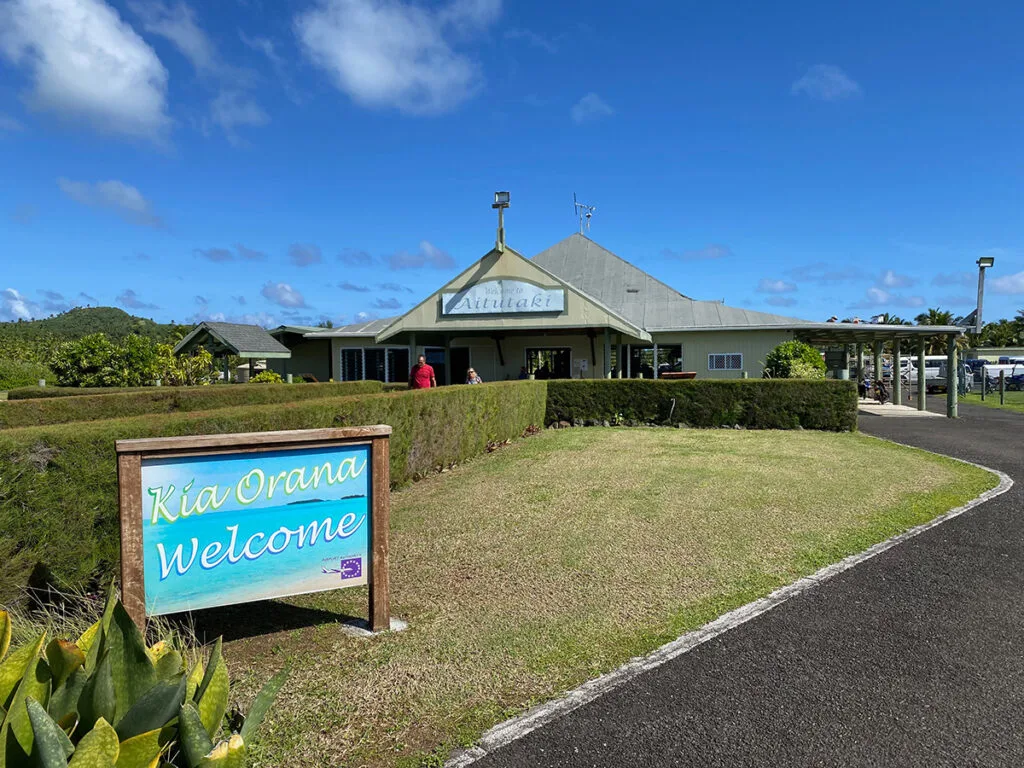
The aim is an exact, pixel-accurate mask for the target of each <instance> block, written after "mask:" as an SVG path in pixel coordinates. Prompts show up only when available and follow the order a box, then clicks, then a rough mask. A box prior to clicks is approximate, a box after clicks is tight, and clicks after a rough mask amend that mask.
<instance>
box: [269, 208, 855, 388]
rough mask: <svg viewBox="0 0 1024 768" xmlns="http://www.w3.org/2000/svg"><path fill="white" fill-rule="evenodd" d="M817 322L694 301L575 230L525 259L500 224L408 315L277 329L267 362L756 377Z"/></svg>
mask: <svg viewBox="0 0 1024 768" xmlns="http://www.w3.org/2000/svg"><path fill="white" fill-rule="evenodd" d="M825 325H826V324H823V323H813V322H809V321H805V320H799V319H795V318H791V317H783V316H780V315H775V314H769V313H764V312H754V311H751V310H747V309H740V308H737V307H730V306H727V305H725V304H723V303H720V302H717V301H699V300H696V299H693V298H691V297H689V296H687V295H685V294H684V293H681V292H680V291H678V290H676V289H675V288H673V287H671V286H669V285H666V284H665V283H663V282H661V281H660V280H658V279H656V278H654V277H652V276H651V275H649V274H647V273H646V272H644V271H643V270H641V269H639V268H637V267H636V266H634V265H633V264H630V263H629V262H628V261H627V260H625V259H623V258H621V257H620V256H617V255H616V254H614V253H612V252H611V251H609V250H607V249H606V248H603V247H602V246H600V245H599V244H598V243H596V242H594V241H593V240H591V239H590V238H589V237H587V236H586V235H584V234H581V233H577V234H573V235H571V236H569V237H567V238H566V239H564V240H562V241H561V242H558V243H556V244H554V245H552V246H551V247H550V248H548V249H546V250H544V251H542V252H541V253H538V254H536V255H535V256H533V257H532V258H527V257H526V256H524V255H523V254H521V253H519V252H518V251H516V250H515V249H513V248H511V247H509V246H507V245H506V244H505V242H504V228H503V227H502V226H500V225H499V228H498V239H497V242H496V243H495V246H494V248H492V249H491V250H490V251H489V252H488V253H486V254H485V255H484V256H483V257H482V258H481V259H480V260H478V261H476V262H475V263H473V264H472V265H471V266H470V267H469V268H467V269H465V270H463V272H462V273H461V274H459V275H457V276H456V277H454V278H452V279H451V280H449V281H448V282H447V283H445V284H444V285H442V286H441V287H440V288H438V290H436V291H435V292H434V293H432V294H430V295H429V296H427V297H426V298H425V299H423V301H421V302H420V303H419V304H417V305H416V306H415V307H413V308H412V309H411V310H409V311H408V312H406V313H405V314H403V315H400V316H397V317H390V318H386V319H380V320H373V321H372V322H366V323H358V324H354V325H346V326H342V327H340V328H331V329H323V328H308V327H302V326H281V327H279V328H276V329H274V330H273V331H271V333H272V334H273V335H274V336H275V338H277V339H278V340H279V341H281V343H283V344H284V345H285V346H286V347H288V348H289V349H290V350H291V352H292V354H291V357H290V358H289V359H275V360H271V361H269V364H270V365H271V367H272V368H273V369H275V370H277V371H278V372H280V373H282V374H286V373H291V374H293V375H294V376H300V375H305V376H307V377H314V378H316V379H317V380H319V381H324V380H327V379H334V380H335V381H351V380H360V379H377V380H380V381H384V382H402V381H406V380H407V379H408V375H409V369H410V366H411V364H412V363H414V362H415V360H416V358H417V356H418V355H421V354H422V355H425V356H426V358H427V361H428V362H429V363H430V364H431V365H432V366H433V367H434V369H435V371H436V373H437V377H438V383H439V384H441V383H445V384H458V383H462V382H464V381H465V377H466V371H467V369H469V368H470V367H472V368H474V369H475V370H476V372H477V373H478V374H479V375H480V376H481V377H482V378H483V380H484V381H501V380H505V379H516V378H520V377H522V376H524V375H526V376H533V377H537V378H604V377H623V378H641V377H642V378H660V377H663V376H666V375H669V376H671V377H673V378H675V377H683V376H686V377H689V376H695V377H697V378H743V377H751V378H758V377H760V376H761V375H762V372H763V368H764V361H765V356H766V355H767V354H768V352H770V351H771V350H772V349H773V348H774V347H775V346H777V345H778V344H779V343H781V342H783V341H786V340H789V339H793V338H795V337H797V336H798V335H799V334H800V333H802V332H809V331H813V330H814V329H815V328H821V327H824V326H825ZM827 327H828V328H829V329H832V330H834V328H835V324H830V325H828V326H827Z"/></svg>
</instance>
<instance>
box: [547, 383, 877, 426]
mask: <svg viewBox="0 0 1024 768" xmlns="http://www.w3.org/2000/svg"><path fill="white" fill-rule="evenodd" d="M673 403H674V405H673ZM546 420H547V423H548V424H551V423H553V422H558V421H568V422H570V423H573V422H578V421H581V420H582V421H584V422H586V421H587V420H597V421H602V422H603V421H608V422H610V423H617V424H622V423H631V422H642V423H648V422H654V423H657V424H664V423H671V424H680V423H682V424H686V425H688V426H691V427H722V426H734V425H739V426H741V427H746V428H748V429H795V428H797V427H803V428H804V429H824V430H834V431H848V430H854V429H856V428H857V391H856V388H855V387H854V385H853V383H852V382H849V381H835V380H799V379H735V380H716V379H707V380H694V381H659V380H655V381H651V380H644V379H611V380H559V381H550V382H548V401H547V415H546Z"/></svg>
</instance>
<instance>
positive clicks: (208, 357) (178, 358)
mask: <svg viewBox="0 0 1024 768" xmlns="http://www.w3.org/2000/svg"><path fill="white" fill-rule="evenodd" d="M156 354H157V363H156V378H158V379H160V382H161V383H162V384H165V385H167V386H171V387H190V386H195V385H197V384H209V383H210V382H211V381H212V380H213V374H214V371H213V355H212V354H210V353H209V352H208V351H207V350H206V349H204V348H203V347H199V349H197V350H196V351H195V352H194V353H193V354H191V355H176V354H174V347H173V346H172V345H171V344H157V347H156Z"/></svg>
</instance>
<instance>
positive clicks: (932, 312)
mask: <svg viewBox="0 0 1024 768" xmlns="http://www.w3.org/2000/svg"><path fill="white" fill-rule="evenodd" d="M914 320H915V321H916V322H917V324H918V325H953V313H952V312H947V311H946V310H944V309H939V308H938V307H936V308H934V309H929V310H928V311H927V312H922V313H921V314H919V315H918V316H917V317H915V318H914ZM968 343H969V342H968V339H967V337H966V336H958V337H957V339H956V345H957V347H958V348H959V349H963V348H964V347H966V346H967V345H968ZM927 354H929V355H944V354H946V339H945V337H942V336H933V337H932V338H930V339H928V342H927Z"/></svg>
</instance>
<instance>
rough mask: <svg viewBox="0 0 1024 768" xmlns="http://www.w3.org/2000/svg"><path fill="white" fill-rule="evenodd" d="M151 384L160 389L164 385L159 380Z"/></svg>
mask: <svg viewBox="0 0 1024 768" xmlns="http://www.w3.org/2000/svg"><path fill="white" fill-rule="evenodd" d="M153 383H154V384H156V386H158V387H162V386H163V384H164V383H163V382H162V381H160V379H157V380H156V381H154V382H153Z"/></svg>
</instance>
